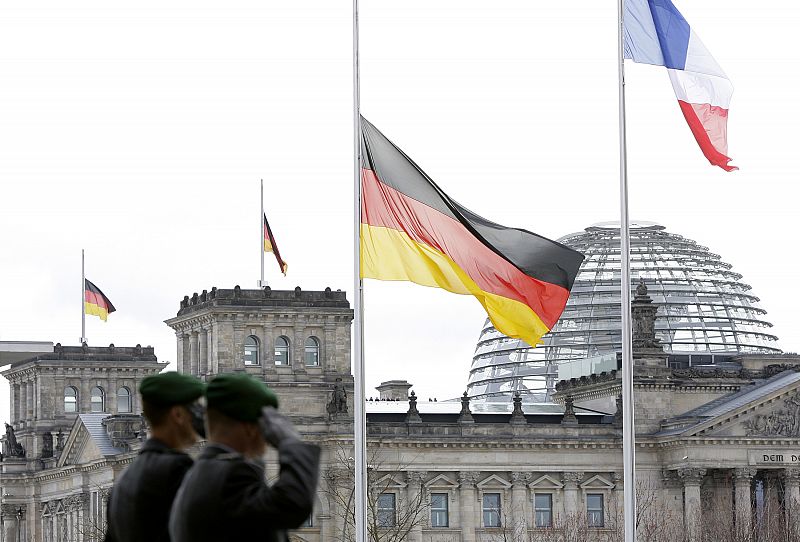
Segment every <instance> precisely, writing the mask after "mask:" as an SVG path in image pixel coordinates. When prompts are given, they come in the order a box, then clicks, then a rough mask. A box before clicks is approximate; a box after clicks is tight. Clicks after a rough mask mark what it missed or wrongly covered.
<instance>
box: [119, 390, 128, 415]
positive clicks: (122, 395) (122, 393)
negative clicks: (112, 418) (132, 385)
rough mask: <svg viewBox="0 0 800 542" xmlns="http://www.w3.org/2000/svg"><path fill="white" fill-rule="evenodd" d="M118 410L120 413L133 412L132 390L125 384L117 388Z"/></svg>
mask: <svg viewBox="0 0 800 542" xmlns="http://www.w3.org/2000/svg"><path fill="white" fill-rule="evenodd" d="M117 412H118V413H120V414H129V413H130V412H131V390H129V389H128V388H126V387H125V386H122V387H121V388H120V389H118V390H117Z"/></svg>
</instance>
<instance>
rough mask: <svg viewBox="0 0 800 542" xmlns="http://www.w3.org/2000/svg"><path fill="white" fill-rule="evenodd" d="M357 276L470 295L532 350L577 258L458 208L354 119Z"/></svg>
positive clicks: (559, 308) (559, 303)
mask: <svg viewBox="0 0 800 542" xmlns="http://www.w3.org/2000/svg"><path fill="white" fill-rule="evenodd" d="M361 125H362V143H361V144H362V146H361V189H362V203H361V276H362V278H373V279H380V280H406V281H411V282H415V283H417V284H421V285H423V286H432V287H435V288H442V289H444V290H447V291H449V292H453V293H456V294H465V295H473V296H475V297H476V298H477V299H478V301H480V303H481V305H483V307H484V308H485V309H486V312H487V313H488V315H489V318H490V319H491V321H492V324H494V327H495V328H496V329H497V330H498V331H500V332H501V333H503V334H505V335H507V336H509V337H514V338H519V339H522V340H524V341H526V342H527V343H528V344H530V345H531V346H535V345H536V344H538V343H541V337H542V335H544V334H545V333H547V332H548V331H550V329H551V328H552V327H553V325H554V324H555V323H556V322H557V321H558V319H559V317H560V316H561V313H562V312H563V310H564V306H565V305H566V303H567V298H568V297H569V292H570V289H571V288H572V283H573V282H574V280H575V276H576V275H577V273H578V268H579V267H580V264H581V262H582V261H583V255H582V254H581V253H579V252H576V251H574V250H572V249H570V248H567V247H565V246H564V245H561V244H559V243H556V242H554V241H550V240H549V239H546V238H544V237H541V236H539V235H536V234H534V233H531V232H529V231H526V230H521V229H517V228H507V227H505V226H501V225H499V224H495V223H494V222H490V221H488V220H486V219H484V218H481V217H480V216H478V215H476V214H475V213H473V212H472V211H470V210H468V209H466V208H464V207H462V206H461V205H459V204H458V203H456V202H455V201H453V200H452V199H450V198H449V197H448V196H447V194H445V193H444V192H443V191H442V190H441V188H439V187H438V186H437V185H436V183H434V182H433V180H431V178H430V177H428V176H427V175H426V174H425V172H423V171H422V169H420V167H419V166H417V165H416V164H415V163H414V162H413V161H412V160H411V159H410V158H409V157H408V156H406V155H405V153H403V151H401V150H400V149H399V148H398V147H397V146H395V145H394V144H393V143H392V142H391V141H389V140H388V139H387V138H386V137H385V136H384V135H383V134H382V133H381V132H380V131H378V129H377V128H375V126H373V125H372V124H370V123H369V122H368V121H367V120H366V119H364V118H363V117H362V119H361Z"/></svg>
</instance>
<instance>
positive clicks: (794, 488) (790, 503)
mask: <svg viewBox="0 0 800 542" xmlns="http://www.w3.org/2000/svg"><path fill="white" fill-rule="evenodd" d="M783 487H784V502H785V503H786V519H787V521H788V522H789V525H790V526H791V530H790V532H795V533H796V532H797V530H798V528H800V469H798V468H796V467H793V468H788V469H783Z"/></svg>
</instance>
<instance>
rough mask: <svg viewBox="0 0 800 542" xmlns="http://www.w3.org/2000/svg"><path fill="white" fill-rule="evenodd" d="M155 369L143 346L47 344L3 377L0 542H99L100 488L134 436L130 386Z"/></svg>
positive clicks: (120, 465) (135, 400)
mask: <svg viewBox="0 0 800 542" xmlns="http://www.w3.org/2000/svg"><path fill="white" fill-rule="evenodd" d="M165 366H166V363H160V362H159V361H158V359H157V358H156V356H155V353H154V352H153V348H151V347H142V346H140V345H137V346H135V347H115V346H114V345H113V344H112V345H110V346H107V347H89V346H87V345H85V344H84V345H82V346H62V345H61V344H56V345H55V347H54V348H53V352H49V353H42V354H38V355H36V356H34V357H32V358H30V359H26V360H22V361H18V362H15V363H13V364H12V365H11V366H10V367H9V368H7V369H6V370H5V371H4V372H3V376H4V377H5V378H6V379H7V380H8V381H9V388H10V390H11V394H10V402H11V423H10V424H9V425H8V426H7V427H6V434H5V437H4V438H3V463H2V474H0V484H1V485H2V508H1V509H0V513H1V514H2V516H0V521H2V529H1V530H0V532H1V533H2V540H3V541H15V542H16V541H17V540H31V541H33V540H36V541H39V540H42V541H48V542H50V541H53V542H55V541H60V540H75V541H77V540H87V541H88V540H100V539H101V538H100V534H101V533H102V526H103V524H104V517H103V514H104V510H105V504H104V503H105V499H106V497H107V494H108V489H109V488H110V487H111V485H112V484H113V482H114V477H115V475H116V474H117V473H119V472H121V471H122V470H123V469H124V467H125V465H127V464H128V463H129V462H130V461H131V460H132V458H133V457H134V456H135V451H136V449H138V446H139V444H140V440H139V439H140V437H141V436H144V428H143V426H142V418H141V416H139V415H138V413H139V412H141V403H140V398H139V394H138V389H139V383H140V382H141V380H142V378H144V377H145V376H147V375H150V374H156V373H159V372H160V371H161V370H163V368H164V367H165ZM103 423H105V426H104V425H103ZM87 424H88V426H87ZM112 434H113V437H114V440H113V441H112V439H111V435H112ZM15 442H16V445H15V444H14V443H15Z"/></svg>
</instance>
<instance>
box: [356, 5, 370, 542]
mask: <svg viewBox="0 0 800 542" xmlns="http://www.w3.org/2000/svg"><path fill="white" fill-rule="evenodd" d="M353 132H354V134H353V136H354V137H353V170H354V171H353V184H354V194H355V198H354V200H355V201H354V207H353V290H354V296H353V310H354V319H355V322H354V324H355V325H354V326H353V329H354V330H355V335H354V337H353V373H354V380H355V382H354V384H355V390H354V394H353V395H354V397H353V403H354V404H355V409H354V410H355V420H354V423H353V427H354V430H355V435H354V447H355V454H354V455H355V465H353V467H354V471H355V497H356V498H355V518H354V519H355V531H356V542H367V416H366V412H365V411H364V410H365V407H366V403H365V401H364V395H365V392H364V281H363V280H361V138H362V135H361V81H360V73H359V58H358V0H353Z"/></svg>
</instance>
